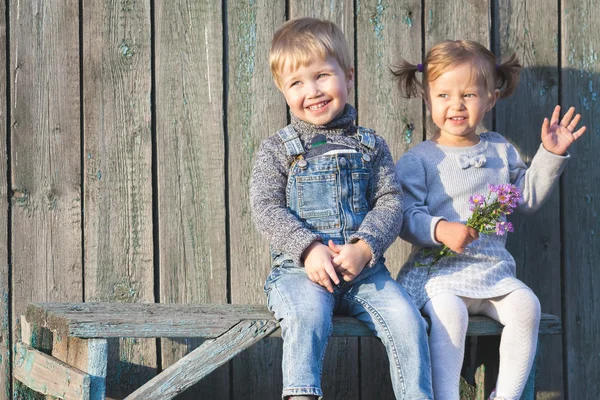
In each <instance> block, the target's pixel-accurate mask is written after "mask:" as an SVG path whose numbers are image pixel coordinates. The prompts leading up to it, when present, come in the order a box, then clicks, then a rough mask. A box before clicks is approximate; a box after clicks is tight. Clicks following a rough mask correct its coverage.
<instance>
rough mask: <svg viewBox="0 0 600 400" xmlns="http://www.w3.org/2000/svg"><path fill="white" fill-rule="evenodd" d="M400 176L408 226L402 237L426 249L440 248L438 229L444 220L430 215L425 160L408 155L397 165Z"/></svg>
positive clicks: (405, 223) (406, 225)
mask: <svg viewBox="0 0 600 400" xmlns="http://www.w3.org/2000/svg"><path fill="white" fill-rule="evenodd" d="M396 173H397V175H398V177H399V178H400V182H401V183H402V191H403V193H404V224H403V225H402V231H401V232H400V237H401V238H402V239H404V240H406V241H407V242H409V243H412V244H414V245H417V246H422V247H431V246H439V245H441V244H442V243H440V242H438V241H437V240H436V238H435V227H436V225H437V223H438V222H440V221H442V220H445V218H444V217H436V216H432V215H430V214H429V208H428V207H427V205H426V203H425V200H426V199H427V194H428V188H427V174H426V172H425V168H424V167H423V164H422V162H421V160H420V159H419V158H418V157H417V156H415V155H414V154H412V153H410V152H408V153H405V154H404V155H403V156H402V157H400V160H398V163H397V164H396Z"/></svg>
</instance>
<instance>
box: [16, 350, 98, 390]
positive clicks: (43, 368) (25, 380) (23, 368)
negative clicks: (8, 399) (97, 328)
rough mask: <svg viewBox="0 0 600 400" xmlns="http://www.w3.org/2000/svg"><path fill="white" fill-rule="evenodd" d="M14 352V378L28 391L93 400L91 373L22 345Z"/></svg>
mask: <svg viewBox="0 0 600 400" xmlns="http://www.w3.org/2000/svg"><path fill="white" fill-rule="evenodd" d="M15 352H16V353H15V364H14V368H13V376H14V378H15V379H16V380H18V381H19V382H21V383H22V384H23V385H25V386H26V387H28V388H29V389H31V390H33V391H34V392H36V393H41V394H44V395H47V396H52V398H54V397H57V398H61V399H67V400H75V399H77V400H90V399H91V398H90V381H91V379H90V376H89V375H88V374H86V373H84V372H82V371H80V370H78V369H76V368H73V367H71V366H69V365H67V364H65V363H63V362H61V361H59V360H57V359H56V358H54V357H52V356H49V355H48V354H46V353H42V352H41V351H39V350H36V349H34V348H33V347H30V346H28V345H26V344H24V343H21V342H19V343H17V344H16V346H15ZM15 398H16V397H15ZM97 399H98V397H96V398H94V400H97Z"/></svg>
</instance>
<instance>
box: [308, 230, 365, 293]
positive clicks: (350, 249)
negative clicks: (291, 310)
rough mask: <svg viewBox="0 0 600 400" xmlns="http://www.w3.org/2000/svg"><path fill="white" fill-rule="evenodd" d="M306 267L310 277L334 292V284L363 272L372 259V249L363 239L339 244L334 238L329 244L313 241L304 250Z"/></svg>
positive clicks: (349, 279)
mask: <svg viewBox="0 0 600 400" xmlns="http://www.w3.org/2000/svg"><path fill="white" fill-rule="evenodd" d="M304 254H305V257H304V268H305V270H306V274H307V275H308V279H310V280H311V281H313V282H315V283H317V284H319V285H321V286H323V287H324V288H326V289H327V290H328V291H329V292H331V293H333V284H336V285H339V284H340V278H339V277H338V274H339V275H341V277H342V279H343V280H344V281H346V282H349V281H351V280H353V279H354V278H356V276H358V274H360V273H361V271H362V270H363V268H364V267H365V265H366V264H367V263H368V262H369V260H371V249H370V247H369V246H368V245H367V244H366V243H365V242H363V241H362V240H359V241H357V242H356V243H349V244H344V245H341V246H340V245H337V244H335V243H333V241H332V240H330V241H329V243H328V245H327V246H326V245H324V244H323V243H321V242H313V243H312V244H311V245H310V246H308V248H307V249H306V250H305V251H304Z"/></svg>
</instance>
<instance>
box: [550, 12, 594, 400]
mask: <svg viewBox="0 0 600 400" xmlns="http://www.w3.org/2000/svg"><path fill="white" fill-rule="evenodd" d="M561 19H562V23H561V27H562V32H561V41H560V43H561V50H562V51H561V60H562V71H561V77H562V84H561V89H560V90H561V103H562V105H563V106H564V107H568V106H575V107H577V111H578V112H580V113H581V114H582V120H583V121H584V123H585V125H586V126H587V128H588V131H587V132H586V133H585V135H584V136H582V137H581V139H580V140H579V141H577V142H576V143H575V144H574V146H573V147H572V148H570V149H569V152H570V153H571V155H572V157H573V159H572V160H571V162H570V163H569V164H570V165H568V166H567V168H566V171H565V174H564V176H563V179H562V185H561V189H562V197H561V199H562V202H563V204H562V212H563V221H564V222H565V224H564V225H563V227H562V228H563V231H564V234H563V238H564V241H563V243H562V245H563V248H564V265H563V274H562V277H563V299H564V303H563V327H564V335H565V344H566V348H565V349H564V350H565V353H564V355H563V356H564V357H565V358H566V360H565V361H566V363H565V372H564V373H565V374H566V378H567V379H566V387H565V390H566V392H565V398H568V399H587V398H594V397H598V396H600V382H599V381H598V374H597V371H598V369H599V368H600V356H599V354H598V348H600V336H599V335H598V332H599V331H600V321H599V320H598V310H599V309H600V296H599V295H598V293H599V292H598V287H599V286H600V273H599V270H598V264H599V263H600V242H599V241H598V236H599V233H600V221H599V218H598V214H600V185H598V182H600V171H599V170H598V168H597V165H598V154H599V152H600V121H599V120H598V116H599V115H600V104H599V102H598V100H597V93H598V88H599V87H600V61H599V60H598V52H599V50H600V49H599V47H600V46H599V45H598V32H599V31H600V9H599V8H598V5H597V3H596V2H594V1H590V0H585V1H572V0H563V1H562V2H561Z"/></svg>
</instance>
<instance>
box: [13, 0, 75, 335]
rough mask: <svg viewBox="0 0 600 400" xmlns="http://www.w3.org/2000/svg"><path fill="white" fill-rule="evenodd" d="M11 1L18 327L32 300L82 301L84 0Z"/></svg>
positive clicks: (14, 220) (14, 255)
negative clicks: (81, 54) (81, 55)
mask: <svg viewBox="0 0 600 400" xmlns="http://www.w3.org/2000/svg"><path fill="white" fill-rule="evenodd" d="M9 7H10V37H11V41H10V54H11V66H10V75H11V76H10V79H11V98H10V105H9V106H10V107H11V121H10V123H11V127H12V129H11V144H12V146H11V163H12V165H11V172H12V174H11V175H12V176H11V180H12V188H13V193H12V196H11V203H12V224H11V229H12V243H11V247H12V256H13V259H12V274H13V276H12V283H13V288H12V289H13V293H12V299H13V302H12V315H13V326H14V323H15V321H14V320H15V318H16V316H18V315H20V314H21V313H22V312H23V311H24V310H25V306H26V304H27V303H28V302H29V301H59V300H60V301H81V299H82V267H81V255H82V243H81V170H80V118H79V107H80V95H79V41H78V37H79V3H78V1H76V0H66V1H61V2H47V1H28V2H23V1H10V2H9ZM13 342H14V337H13Z"/></svg>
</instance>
